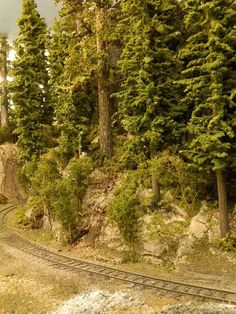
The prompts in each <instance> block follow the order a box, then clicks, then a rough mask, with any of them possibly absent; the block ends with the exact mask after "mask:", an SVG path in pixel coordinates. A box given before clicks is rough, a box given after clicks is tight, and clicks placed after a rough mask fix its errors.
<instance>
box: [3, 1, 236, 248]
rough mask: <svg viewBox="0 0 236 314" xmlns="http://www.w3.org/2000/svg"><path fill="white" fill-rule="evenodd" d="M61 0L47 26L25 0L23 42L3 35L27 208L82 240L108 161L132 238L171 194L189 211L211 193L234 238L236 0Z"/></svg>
mask: <svg viewBox="0 0 236 314" xmlns="http://www.w3.org/2000/svg"><path fill="white" fill-rule="evenodd" d="M57 2H59V3H61V9H60V12H59V14H58V17H57V18H56V20H55V23H54V26H53V27H52V29H48V27H47V25H46V23H45V21H44V19H42V18H41V17H40V15H39V13H38V11H37V6H36V3H35V1H34V0H23V5H22V11H21V16H20V18H19V20H18V28H19V34H18V37H17V39H16V40H15V41H14V44H13V47H11V48H10V47H9V46H8V44H7V41H6V39H4V38H2V39H1V77H2V82H1V86H2V92H1V134H0V140H1V143H3V142H5V141H13V142H15V143H16V145H17V147H18V151H19V163H20V165H21V169H20V172H19V179H20V180H21V182H22V184H24V186H25V188H26V189H27V191H28V193H29V198H28V201H27V204H26V208H27V206H28V208H29V207H31V206H33V205H34V206H36V207H37V210H38V211H37V213H35V215H38V214H39V212H40V214H42V215H47V216H48V218H49V221H50V220H51V219H55V218H56V219H57V220H58V221H60V222H61V225H62V228H63V230H64V233H65V234H66V235H67V239H68V241H71V242H73V240H74V239H76V235H77V233H78V230H77V224H78V220H79V219H80V216H81V202H82V199H83V196H84V193H85V191H86V188H87V187H88V186H89V176H90V174H91V173H92V172H93V171H94V169H97V168H99V169H102V171H104V172H111V173H113V174H114V173H122V174H123V179H122V183H121V184H120V186H119V188H118V189H117V191H116V193H115V195H114V198H113V199H112V200H111V202H110V204H109V206H108V208H107V210H106V214H107V216H108V217H109V219H110V220H111V221H113V222H114V223H115V224H116V225H117V226H118V228H119V230H120V232H121V235H122V236H123V238H124V239H125V241H127V242H129V243H132V242H135V239H136V233H137V228H138V218H139V217H140V215H142V213H143V212H145V211H147V210H149V211H152V212H161V208H162V209H163V207H166V204H165V203H164V201H163V200H162V195H163V193H164V191H167V190H169V191H171V193H172V194H173V195H174V196H175V197H176V199H177V200H179V202H180V203H181V206H183V207H186V208H188V209H189V215H190V216H191V215H193V214H194V213H196V211H197V210H198V208H199V206H200V205H199V204H200V203H201V201H203V200H205V201H207V203H208V204H209V206H212V207H213V208H215V210H218V211H219V225H220V230H221V236H222V237H223V238H224V237H227V239H230V238H231V237H233V235H232V236H231V235H230V223H231V221H230V219H231V217H232V215H231V214H232V213H234V212H235V202H236V198H235V189H236V181H235V175H236V138H235V134H236V3H235V1H234V0H211V1H208V0H201V1H200V0H194V1H192V0H182V1H177V0H162V1H159V0H142V1H140V0H122V1H112V0H93V1H92V0H91V1H90V0H87V1H83V0H61V1H59V0H58V1H57ZM10 49H13V50H14V51H15V59H14V61H12V62H8V63H7V62H6V59H7V57H6V56H7V51H8V52H9V50H10ZM7 72H8V76H9V77H10V80H7ZM65 174H66V175H65ZM144 188H152V197H151V198H150V199H149V202H148V204H146V207H145V208H143V207H142V206H139V201H138V198H137V190H140V189H144Z"/></svg>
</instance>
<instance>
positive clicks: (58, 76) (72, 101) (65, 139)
mask: <svg viewBox="0 0 236 314" xmlns="http://www.w3.org/2000/svg"><path fill="white" fill-rule="evenodd" d="M78 24H79V20H78V17H77V11H72V10H71V8H70V6H68V5H66V4H64V5H63V7H62V10H61V12H60V17H59V19H58V20H57V21H56V23H55V25H54V29H53V32H52V39H51V42H50V49H49V50H50V54H49V61H50V84H51V86H52V91H53V102H54V108H55V123H56V129H57V131H58V132H59V139H58V140H59V145H60V151H61V153H62V154H63V156H64V157H65V158H66V159H68V158H71V157H72V156H74V155H78V153H79V152H80V150H81V148H83V150H84V149H85V150H86V148H87V147H86V146H87V135H88V132H89V128H90V127H91V118H92V117H91V116H92V107H93V106H94V105H93V102H94V101H96V100H95V97H94V92H93V91H92V84H93V81H94V79H93V78H92V76H91V73H90V70H89V69H88V67H87V66H86V65H85V62H84V57H83V54H84V53H85V52H84V47H83V46H84V45H85V47H86V48H87V49H89V47H88V45H86V41H87V39H88V37H89V36H88V34H87V30H82V29H81V28H80V30H78V27H79V26H78ZM87 53H88V52H87Z"/></svg>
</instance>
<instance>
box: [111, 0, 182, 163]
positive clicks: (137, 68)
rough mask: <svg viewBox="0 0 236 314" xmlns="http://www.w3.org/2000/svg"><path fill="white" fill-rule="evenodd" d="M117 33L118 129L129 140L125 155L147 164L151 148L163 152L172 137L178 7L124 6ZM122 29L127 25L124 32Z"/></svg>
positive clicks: (165, 3) (149, 3)
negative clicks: (119, 48)
mask: <svg viewBox="0 0 236 314" xmlns="http://www.w3.org/2000/svg"><path fill="white" fill-rule="evenodd" d="M121 8H122V15H121V21H120V22H119V23H118V26H117V32H118V33H120V36H122V38H121V41H122V44H123V46H124V47H123V49H122V54H121V59H120V60H119V67H120V71H121V74H122V76H123V81H122V84H121V90H120V92H119V93H117V94H116V96H117V98H118V101H119V104H120V113H121V115H122V118H123V120H122V123H123V125H124V128H125V130H126V131H127V132H129V133H130V134H131V136H129V140H128V142H127V151H128V154H130V155H131V154H134V155H135V158H137V157H136V156H140V158H142V159H143V160H145V159H147V158H150V147H151V148H154V149H156V150H162V149H163V147H165V146H166V145H169V143H170V142H172V141H173V140H174V138H176V136H177V133H178V132H177V129H178V124H177V120H176V119H177V117H179V116H180V115H181V114H182V110H183V108H180V107H179V106H178V90H177V89H173V82H174V80H176V78H177V77H178V73H179V71H180V68H179V67H180V64H179V63H178V59H177V58H176V51H177V47H178V44H179V43H180V34H181V33H180V32H179V30H180V27H181V23H180V19H181V8H180V5H179V3H178V1H175V0H170V1H163V2H160V1H157V2H156V1H149V0H145V1H134V0H128V1H124V2H123V3H122V5H121ZM127 25H130V27H129V28H127Z"/></svg>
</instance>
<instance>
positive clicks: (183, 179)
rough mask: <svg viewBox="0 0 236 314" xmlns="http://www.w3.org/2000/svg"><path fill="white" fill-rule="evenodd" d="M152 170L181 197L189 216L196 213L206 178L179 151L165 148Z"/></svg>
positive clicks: (163, 184)
mask: <svg viewBox="0 0 236 314" xmlns="http://www.w3.org/2000/svg"><path fill="white" fill-rule="evenodd" d="M151 168H152V171H153V172H154V173H155V174H156V175H157V177H158V181H159V183H160V184H161V185H162V186H164V187H165V188H166V189H170V190H171V191H172V193H173V195H174V196H175V197H176V198H177V199H180V205H182V206H184V207H185V209H186V210H187V211H188V214H189V216H193V215H195V214H196V212H195V206H196V201H197V199H198V196H199V193H200V191H201V187H202V188H203V189H204V188H205V187H206V178H205V177H204V176H201V175H199V173H198V172H197V171H196V170H195V169H194V168H193V167H192V165H191V164H189V163H187V162H185V161H184V160H183V159H182V158H181V157H180V156H179V154H178V153H176V152H175V151H174V149H173V151H169V150H165V151H163V152H162V153H161V154H159V155H158V156H157V157H156V158H155V159H153V161H152V163H151Z"/></svg>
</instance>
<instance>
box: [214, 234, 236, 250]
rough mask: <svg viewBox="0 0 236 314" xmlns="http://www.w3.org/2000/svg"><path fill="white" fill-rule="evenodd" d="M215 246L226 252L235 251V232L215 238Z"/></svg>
mask: <svg viewBox="0 0 236 314" xmlns="http://www.w3.org/2000/svg"><path fill="white" fill-rule="evenodd" d="M216 246H217V247H219V248H220V249H222V250H223V251H226V252H231V251H236V234H228V235H227V236H225V237H224V238H222V239H217V240H216Z"/></svg>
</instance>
